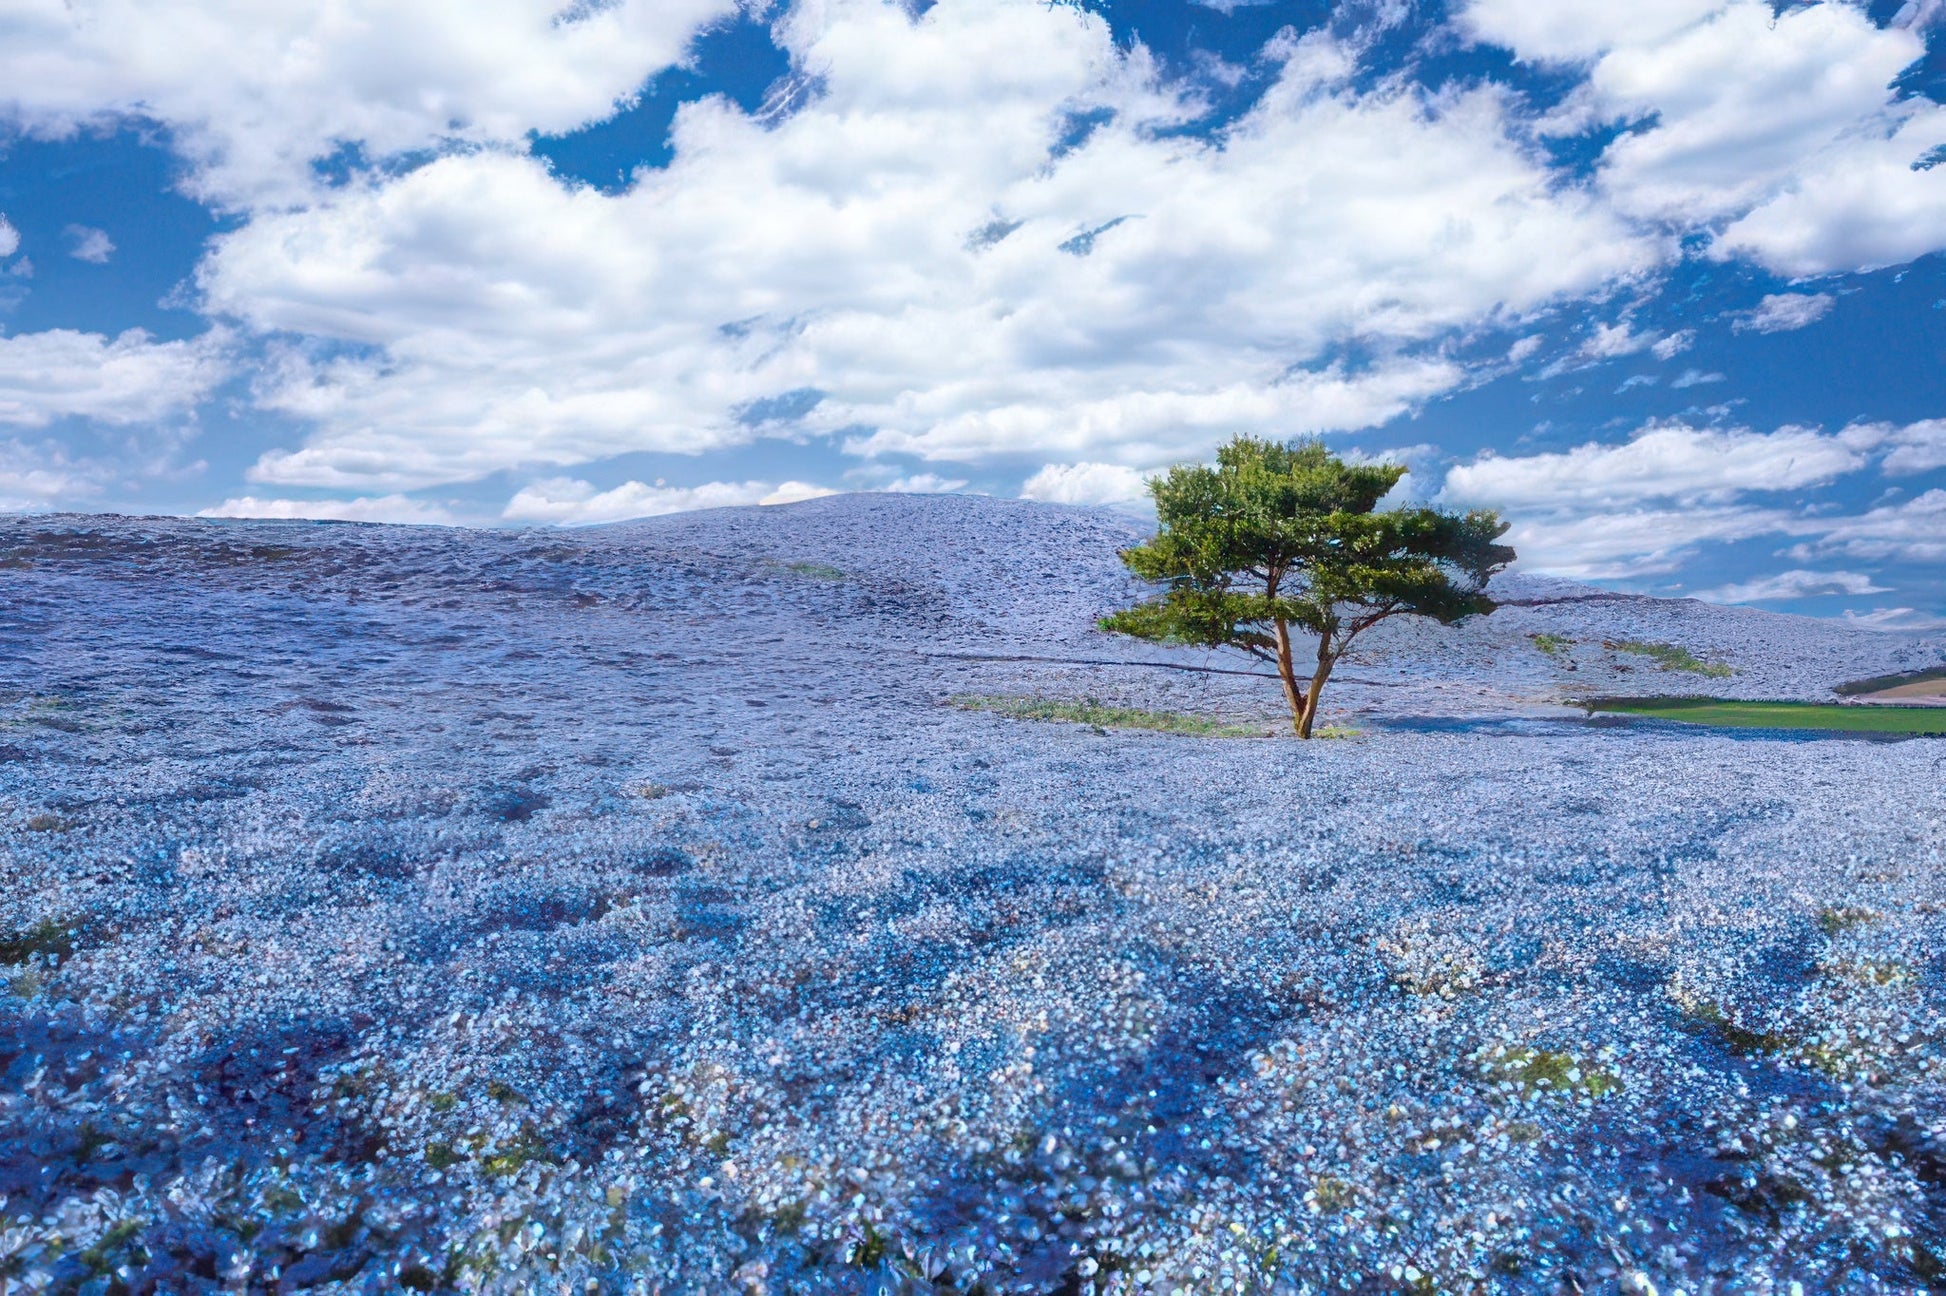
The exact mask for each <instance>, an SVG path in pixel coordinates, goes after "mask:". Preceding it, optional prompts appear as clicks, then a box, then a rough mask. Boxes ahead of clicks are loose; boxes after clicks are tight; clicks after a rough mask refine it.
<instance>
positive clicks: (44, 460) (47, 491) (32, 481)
mask: <svg viewBox="0 0 1946 1296" xmlns="http://www.w3.org/2000/svg"><path fill="white" fill-rule="evenodd" d="M110 475H111V473H110V470H109V468H108V466H107V465H106V464H103V463H100V462H98V461H93V460H85V459H77V458H75V457H74V456H72V455H71V454H70V453H69V452H68V451H67V450H66V449H65V448H63V447H61V446H58V445H53V444H43V445H30V444H28V443H27V442H24V441H21V440H19V439H10V440H6V441H0V513H18V512H23V511H27V510H32V509H41V508H47V507H50V506H52V505H55V504H59V503H74V502H77V501H80V500H83V499H86V498H88V497H90V496H94V495H98V494H100V493H101V489H102V485H103V483H104V482H105V481H106V480H107V479H108V478H109V476H110Z"/></svg>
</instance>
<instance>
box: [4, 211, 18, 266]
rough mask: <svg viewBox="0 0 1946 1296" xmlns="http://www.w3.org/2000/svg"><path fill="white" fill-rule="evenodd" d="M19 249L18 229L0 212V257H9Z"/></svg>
mask: <svg viewBox="0 0 1946 1296" xmlns="http://www.w3.org/2000/svg"><path fill="white" fill-rule="evenodd" d="M18 251H20V231H19V230H17V229H15V228H14V225H13V222H12V221H10V220H8V219H7V216H6V213H4V212H0V257H10V256H12V255H13V254H14V253H16V252H18Z"/></svg>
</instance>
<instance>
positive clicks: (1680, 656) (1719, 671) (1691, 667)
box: [1602, 639, 1736, 679]
mask: <svg viewBox="0 0 1946 1296" xmlns="http://www.w3.org/2000/svg"><path fill="white" fill-rule="evenodd" d="M1602 647H1604V648H1607V649H1610V650H1612V651H1614V652H1621V653H1628V654H1630V655H1631V656H1635V657H1647V658H1648V659H1649V660H1650V661H1652V662H1654V663H1655V664H1656V665H1658V666H1660V667H1662V669H1663V670H1666V671H1685V672H1687V673H1689V674H1691V675H1707V676H1708V677H1709V678H1711V679H1725V678H1727V677H1728V676H1731V675H1734V674H1736V668H1735V667H1733V666H1731V665H1730V664H1729V663H1728V662H1720V661H1705V660H1704V659H1703V658H1701V657H1698V656H1697V655H1696V654H1695V653H1693V652H1691V651H1689V649H1687V648H1685V647H1683V646H1682V645H1681V644H1668V643H1651V642H1649V641H1648V640H1645V639H1611V640H1608V641H1607V642H1605V643H1603V644H1602Z"/></svg>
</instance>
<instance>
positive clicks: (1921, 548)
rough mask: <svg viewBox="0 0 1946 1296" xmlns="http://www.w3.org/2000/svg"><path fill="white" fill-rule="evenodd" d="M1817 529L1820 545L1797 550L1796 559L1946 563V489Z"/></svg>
mask: <svg viewBox="0 0 1946 1296" xmlns="http://www.w3.org/2000/svg"><path fill="white" fill-rule="evenodd" d="M1807 529H1809V528H1807ZM1815 529H1816V532H1817V534H1818V538H1817V540H1816V542H1815V543H1812V544H1807V545H1800V546H1798V547H1797V548H1795V549H1793V550H1792V551H1791V552H1792V554H1793V555H1794V556H1797V555H1817V554H1843V555H1845V556H1846V557H1848V558H1862V559H1869V560H1876V561H1881V562H1882V561H1888V560H1890V561H1898V562H1912V563H1936V562H1940V561H1942V560H1946V490H1929V491H1927V492H1926V493H1925V494H1923V495H1919V496H1916V497H1915V498H1913V499H1909V500H1905V501H1903V502H1901V503H1897V504H1882V505H1880V506H1879V507H1877V508H1875V509H1872V510H1870V511H1868V512H1866V513H1863V514H1860V515H1858V516H1856V517H1848V518H1838V519H1834V520H1827V521H1821V522H1820V523H1819V524H1818V525H1817V527H1816V528H1815Z"/></svg>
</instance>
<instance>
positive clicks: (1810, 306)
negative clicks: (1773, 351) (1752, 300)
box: [1731, 293, 1838, 333]
mask: <svg viewBox="0 0 1946 1296" xmlns="http://www.w3.org/2000/svg"><path fill="white" fill-rule="evenodd" d="M1837 304H1838V299H1837V298H1836V297H1834V296H1832V295H1831V294H1830V293H1772V294H1771V295H1770V296H1768V297H1765V298H1764V299H1763V300H1762V301H1760V302H1758V303H1757V305H1756V307H1755V308H1754V309H1752V310H1749V311H1746V312H1744V313H1743V314H1742V315H1739V316H1738V317H1737V319H1736V322H1735V323H1734V324H1732V325H1731V327H1732V328H1733V329H1735V330H1736V331H1737V332H1739V333H1742V332H1745V331H1746V330H1747V331H1749V332H1752V333H1788V332H1790V331H1791V330H1793V329H1801V328H1807V327H1809V326H1810V325H1812V324H1815V323H1817V322H1818V321H1819V320H1821V319H1823V318H1824V317H1825V316H1826V315H1828V314H1830V313H1831V308H1832V307H1833V306H1835V305H1837Z"/></svg>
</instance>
